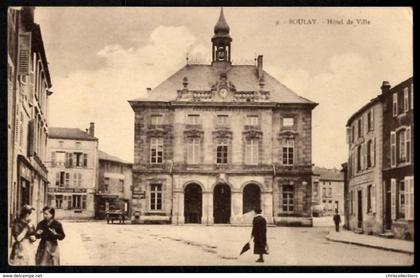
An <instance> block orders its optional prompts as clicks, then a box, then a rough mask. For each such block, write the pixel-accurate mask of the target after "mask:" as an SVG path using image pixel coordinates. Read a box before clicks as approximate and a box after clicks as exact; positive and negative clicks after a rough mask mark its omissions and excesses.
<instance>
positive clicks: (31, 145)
mask: <svg viewBox="0 0 420 278" xmlns="http://www.w3.org/2000/svg"><path fill="white" fill-rule="evenodd" d="M35 141H36V140H35V120H30V121H29V122H28V156H33V155H34V152H35V143H36V142H35Z"/></svg>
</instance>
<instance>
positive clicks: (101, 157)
mask: <svg viewBox="0 0 420 278" xmlns="http://www.w3.org/2000/svg"><path fill="white" fill-rule="evenodd" d="M98 158H99V160H108V161H114V162H118V163H122V164H130V165H131V164H133V163H131V162H128V161H125V160H122V159H121V158H119V157H116V156H114V155H111V154H109V153H106V152H104V151H101V150H98Z"/></svg>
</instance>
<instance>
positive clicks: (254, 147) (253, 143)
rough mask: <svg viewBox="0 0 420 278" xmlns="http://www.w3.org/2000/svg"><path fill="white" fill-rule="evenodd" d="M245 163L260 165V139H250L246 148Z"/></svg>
mask: <svg viewBox="0 0 420 278" xmlns="http://www.w3.org/2000/svg"><path fill="white" fill-rule="evenodd" d="M245 162H246V164H250V165H255V164H258V139H249V140H247V142H246V147H245Z"/></svg>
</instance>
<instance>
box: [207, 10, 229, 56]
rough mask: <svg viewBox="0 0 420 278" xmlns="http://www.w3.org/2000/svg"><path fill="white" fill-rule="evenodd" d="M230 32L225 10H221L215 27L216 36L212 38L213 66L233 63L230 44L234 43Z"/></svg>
mask: <svg viewBox="0 0 420 278" xmlns="http://www.w3.org/2000/svg"><path fill="white" fill-rule="evenodd" d="M229 31H230V28H229V25H228V24H227V23H226V19H225V16H224V14H223V8H221V10H220V16H219V20H218V21H217V23H216V25H215V26H214V35H213V37H212V38H211V42H212V64H213V63H215V62H227V63H229V64H230V63H231V59H230V50H231V49H230V43H231V42H232V38H231V37H230V35H229Z"/></svg>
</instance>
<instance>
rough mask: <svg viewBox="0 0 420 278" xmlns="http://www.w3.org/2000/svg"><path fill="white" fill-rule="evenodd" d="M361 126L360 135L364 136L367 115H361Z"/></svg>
mask: <svg viewBox="0 0 420 278" xmlns="http://www.w3.org/2000/svg"><path fill="white" fill-rule="evenodd" d="M361 122H362V124H361V128H360V137H362V138H364V135H365V132H364V130H365V129H364V127H365V115H362V117H361Z"/></svg>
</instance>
